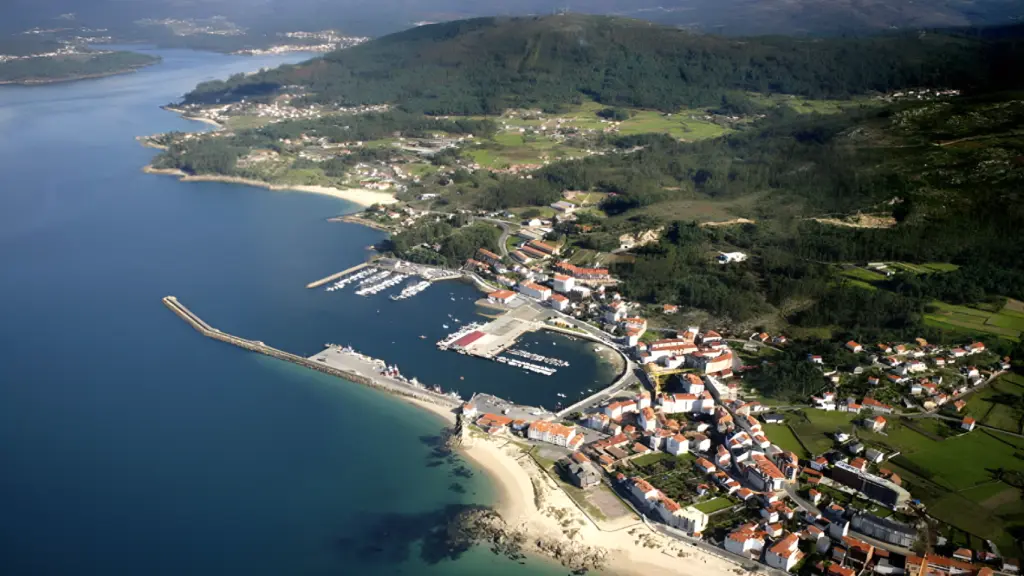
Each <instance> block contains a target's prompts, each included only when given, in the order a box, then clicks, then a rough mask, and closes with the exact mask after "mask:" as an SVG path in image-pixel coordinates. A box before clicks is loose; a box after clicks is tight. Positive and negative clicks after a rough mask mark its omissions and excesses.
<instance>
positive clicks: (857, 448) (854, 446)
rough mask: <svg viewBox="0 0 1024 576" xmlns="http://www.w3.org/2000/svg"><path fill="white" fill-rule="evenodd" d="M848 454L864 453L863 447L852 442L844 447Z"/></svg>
mask: <svg viewBox="0 0 1024 576" xmlns="http://www.w3.org/2000/svg"><path fill="white" fill-rule="evenodd" d="M846 449H847V450H848V451H849V452H850V454H860V453H861V452H863V451H864V445H863V444H861V443H860V442H854V443H852V444H850V445H849V446H847V447H846Z"/></svg>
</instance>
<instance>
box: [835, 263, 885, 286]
mask: <svg viewBox="0 0 1024 576" xmlns="http://www.w3.org/2000/svg"><path fill="white" fill-rule="evenodd" d="M842 275H843V276H846V277H847V278H853V279H854V280H863V281H864V282H881V281H882V280H885V276H884V275H883V274H879V273H878V272H875V271H873V270H868V269H867V268H860V267H857V266H851V267H849V268H846V269H844V270H843V272H842Z"/></svg>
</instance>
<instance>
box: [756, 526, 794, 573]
mask: <svg viewBox="0 0 1024 576" xmlns="http://www.w3.org/2000/svg"><path fill="white" fill-rule="evenodd" d="M799 541H800V538H799V537H798V536H797V535H796V534H792V533H790V534H786V535H785V536H783V537H782V538H781V539H780V540H778V541H777V542H775V544H772V547H771V548H769V549H768V552H767V553H766V554H765V556H764V561H765V563H766V564H768V565H769V566H771V567H772V568H778V569H779V570H785V571H787V572H788V571H789V570H791V569H792V568H793V566H796V564H797V562H799V561H800V559H801V558H803V553H802V552H800V550H799V549H798V548H797V544H798V543H799Z"/></svg>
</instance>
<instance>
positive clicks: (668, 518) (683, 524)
mask: <svg viewBox="0 0 1024 576" xmlns="http://www.w3.org/2000/svg"><path fill="white" fill-rule="evenodd" d="M654 512H655V513H656V514H657V515H658V516H659V517H660V518H661V521H662V522H664V523H665V524H668V525H669V526H672V527H673V528H678V529H680V530H682V531H684V532H686V533H688V534H691V535H693V534H699V533H701V532H703V531H704V529H705V528H707V525H708V515H707V514H705V513H703V512H701V511H700V510H697V509H696V508H694V507H693V506H687V507H686V508H682V507H681V506H679V504H677V503H676V502H675V501H674V500H672V499H670V498H668V497H666V496H662V497H661V500H660V501H659V502H658V504H657V505H656V506H655V508H654Z"/></svg>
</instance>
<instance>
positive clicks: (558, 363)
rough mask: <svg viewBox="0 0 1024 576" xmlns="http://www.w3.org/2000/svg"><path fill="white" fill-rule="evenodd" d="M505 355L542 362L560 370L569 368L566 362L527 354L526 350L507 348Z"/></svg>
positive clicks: (530, 353)
mask: <svg viewBox="0 0 1024 576" xmlns="http://www.w3.org/2000/svg"><path fill="white" fill-rule="evenodd" d="M505 353H506V354H511V355H513V356H519V357H521V358H526V359H527V360H534V361H536V362H542V363H544V364H548V365H551V366H558V367H560V368H568V367H569V363H568V362H566V361H565V360H561V359H559V358H549V357H547V356H541V355H540V354H534V353H533V352H527V351H526V350H518V349H515V348H509V349H508V350H505Z"/></svg>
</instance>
